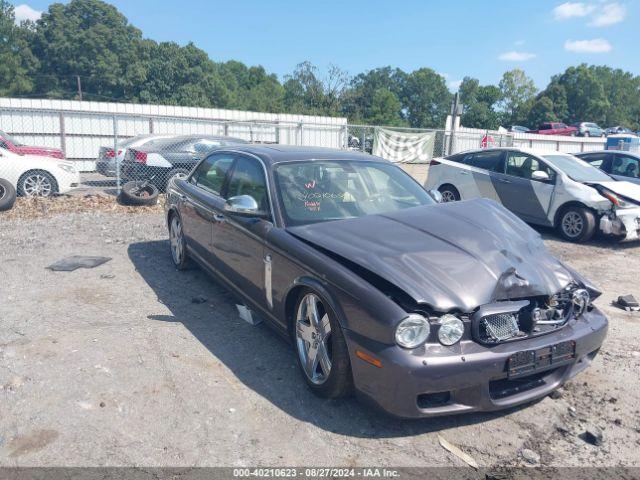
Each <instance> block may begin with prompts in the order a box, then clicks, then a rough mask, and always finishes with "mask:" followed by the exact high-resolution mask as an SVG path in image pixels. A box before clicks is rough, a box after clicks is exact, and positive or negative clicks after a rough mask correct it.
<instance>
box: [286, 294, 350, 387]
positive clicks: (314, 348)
mask: <svg viewBox="0 0 640 480" xmlns="http://www.w3.org/2000/svg"><path fill="white" fill-rule="evenodd" d="M291 330H292V332H291V334H292V336H293V342H294V345H295V349H296V353H297V355H296V357H297V358H298V365H299V366H300V369H301V370H302V373H303V376H304V379H305V381H306V382H307V385H308V386H309V388H310V389H311V391H312V392H313V393H315V394H316V395H318V396H319V397H322V398H339V397H344V396H347V395H349V394H350V393H351V391H352V389H353V377H352V373H351V362H350V360H349V351H348V349H347V343H346V341H345V338H344V335H343V333H342V329H341V327H340V324H339V322H338V321H337V319H336V316H335V314H334V312H333V311H332V310H331V307H329V305H328V303H327V302H326V301H325V300H324V299H323V298H322V297H321V296H320V295H319V294H317V293H315V292H314V291H312V290H310V289H305V290H303V291H302V292H301V294H300V296H299V297H298V302H297V304H296V309H295V312H294V317H293V328H292V329H291Z"/></svg>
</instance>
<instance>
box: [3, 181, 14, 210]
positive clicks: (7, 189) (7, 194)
mask: <svg viewBox="0 0 640 480" xmlns="http://www.w3.org/2000/svg"><path fill="white" fill-rule="evenodd" d="M15 201H16V189H15V187H14V186H13V185H12V184H11V183H9V182H8V181H7V180H4V179H2V178H0V212H4V211H6V210H11V208H12V207H13V204H14V203H15Z"/></svg>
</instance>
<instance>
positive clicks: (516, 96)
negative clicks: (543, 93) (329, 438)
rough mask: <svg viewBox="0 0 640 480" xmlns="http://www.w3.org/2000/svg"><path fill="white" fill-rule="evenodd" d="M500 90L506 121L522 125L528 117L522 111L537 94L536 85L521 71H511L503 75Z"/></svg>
mask: <svg viewBox="0 0 640 480" xmlns="http://www.w3.org/2000/svg"><path fill="white" fill-rule="evenodd" d="M498 87H499V88H500V94H501V98H500V103H501V107H502V109H503V110H504V112H505V120H506V121H507V122H509V123H511V124H517V123H520V121H521V120H522V118H523V117H524V116H525V115H526V112H523V111H522V109H523V107H525V106H526V105H527V102H529V101H530V100H531V99H532V98H533V97H534V96H535V94H536V92H537V89H536V85H535V83H534V82H533V80H531V79H530V78H529V77H527V75H526V74H525V73H524V72H523V71H522V70H520V69H518V68H516V69H514V70H509V71H508V72H505V73H504V74H503V75H502V80H500V84H499V85H498Z"/></svg>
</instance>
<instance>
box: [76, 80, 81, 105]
mask: <svg viewBox="0 0 640 480" xmlns="http://www.w3.org/2000/svg"><path fill="white" fill-rule="evenodd" d="M76 80H77V81H78V99H79V100H80V101H82V82H80V75H76Z"/></svg>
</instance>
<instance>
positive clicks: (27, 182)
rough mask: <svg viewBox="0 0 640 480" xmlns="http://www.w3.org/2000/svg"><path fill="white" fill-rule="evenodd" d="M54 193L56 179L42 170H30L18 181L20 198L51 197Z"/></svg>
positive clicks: (56, 188)
mask: <svg viewBox="0 0 640 480" xmlns="http://www.w3.org/2000/svg"><path fill="white" fill-rule="evenodd" d="M56 193H58V184H57V182H56V179H55V178H53V175H51V174H50V173H49V172H45V171H44V170H32V171H30V172H27V173H25V174H23V175H22V176H21V177H20V180H18V195H19V196H21V197H51V196H52V195H54V194H56Z"/></svg>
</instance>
